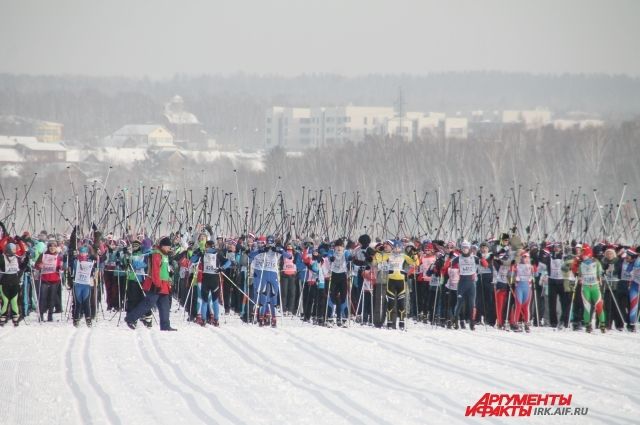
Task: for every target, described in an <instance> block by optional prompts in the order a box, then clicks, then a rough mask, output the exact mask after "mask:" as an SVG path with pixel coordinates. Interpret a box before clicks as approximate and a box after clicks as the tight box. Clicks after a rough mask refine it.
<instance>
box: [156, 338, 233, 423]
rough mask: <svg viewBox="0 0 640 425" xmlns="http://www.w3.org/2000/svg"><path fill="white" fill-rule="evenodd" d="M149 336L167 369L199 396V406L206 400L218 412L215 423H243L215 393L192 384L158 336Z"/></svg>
mask: <svg viewBox="0 0 640 425" xmlns="http://www.w3.org/2000/svg"><path fill="white" fill-rule="evenodd" d="M149 336H150V338H151V342H152V346H153V349H154V350H155V352H156V353H157V354H158V358H159V359H161V360H162V362H164V364H165V365H166V366H167V369H169V370H171V371H172V372H173V374H174V376H176V377H177V378H178V380H179V381H180V382H181V385H184V386H186V387H188V388H190V389H191V390H192V391H193V393H194V395H197V396H198V398H199V399H200V401H199V402H198V405H200V404H202V401H203V400H204V402H205V403H206V404H209V406H210V407H211V409H212V410H213V412H216V415H215V421H214V422H215V423H217V424H220V423H232V424H233V423H241V422H243V421H241V420H240V419H239V418H238V417H237V416H236V415H234V414H233V413H232V412H230V411H229V410H228V409H227V408H226V407H225V406H224V405H223V404H222V403H221V402H220V400H219V399H218V397H217V396H216V395H215V394H214V393H213V392H211V391H209V390H207V389H205V388H204V387H202V386H200V385H197V384H195V383H194V382H192V380H191V379H190V378H189V377H187V376H186V375H185V373H184V372H183V370H182V369H183V367H182V366H181V365H176V364H175V363H173V362H171V361H170V360H169V358H168V357H167V355H166V354H165V352H164V349H163V348H162V347H160V346H159V344H158V341H157V340H158V337H157V335H156V334H150V335H149ZM194 354H195V355H196V356H197V353H194ZM195 358H197V357H195Z"/></svg>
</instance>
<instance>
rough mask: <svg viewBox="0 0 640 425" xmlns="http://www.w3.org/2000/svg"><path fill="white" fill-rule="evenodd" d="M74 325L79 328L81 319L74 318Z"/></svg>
mask: <svg viewBox="0 0 640 425" xmlns="http://www.w3.org/2000/svg"><path fill="white" fill-rule="evenodd" d="M73 326H74V327H75V328H77V327H78V326H80V319H73Z"/></svg>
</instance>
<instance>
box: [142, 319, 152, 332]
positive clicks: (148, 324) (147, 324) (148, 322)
mask: <svg viewBox="0 0 640 425" xmlns="http://www.w3.org/2000/svg"><path fill="white" fill-rule="evenodd" d="M142 324H143V325H144V326H145V327H147V328H148V329H151V326H152V325H153V316H144V317H143V318H142Z"/></svg>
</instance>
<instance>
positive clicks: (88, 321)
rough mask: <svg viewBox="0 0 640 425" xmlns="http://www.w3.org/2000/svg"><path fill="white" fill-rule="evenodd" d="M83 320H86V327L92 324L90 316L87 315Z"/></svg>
mask: <svg viewBox="0 0 640 425" xmlns="http://www.w3.org/2000/svg"><path fill="white" fill-rule="evenodd" d="M85 320H86V322H87V327H88V328H90V327H91V326H92V324H91V318H90V317H87V318H86V319H85Z"/></svg>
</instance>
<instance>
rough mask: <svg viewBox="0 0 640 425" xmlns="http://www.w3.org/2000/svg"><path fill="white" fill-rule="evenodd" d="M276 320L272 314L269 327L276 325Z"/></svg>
mask: <svg viewBox="0 0 640 425" xmlns="http://www.w3.org/2000/svg"><path fill="white" fill-rule="evenodd" d="M276 322H277V319H276V316H273V317H272V318H271V327H272V328H275V327H277V323H276Z"/></svg>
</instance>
